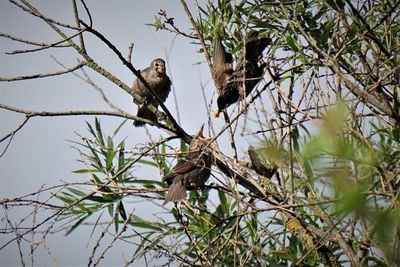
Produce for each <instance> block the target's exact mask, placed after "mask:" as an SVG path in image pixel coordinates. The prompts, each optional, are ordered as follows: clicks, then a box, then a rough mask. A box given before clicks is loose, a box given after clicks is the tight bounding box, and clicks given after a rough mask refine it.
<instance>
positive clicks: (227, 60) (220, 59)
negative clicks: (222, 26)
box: [213, 35, 233, 69]
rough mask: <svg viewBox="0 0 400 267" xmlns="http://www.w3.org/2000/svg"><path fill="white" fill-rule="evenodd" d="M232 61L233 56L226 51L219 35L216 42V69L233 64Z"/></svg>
mask: <svg viewBox="0 0 400 267" xmlns="http://www.w3.org/2000/svg"><path fill="white" fill-rule="evenodd" d="M232 61H233V60H232V55H231V54H229V53H227V52H226V51H225V48H224V46H223V44H222V39H221V37H220V36H219V35H217V36H216V37H215V40H214V55H213V67H214V69H217V68H222V67H224V66H225V64H232Z"/></svg>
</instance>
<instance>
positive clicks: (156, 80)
mask: <svg viewBox="0 0 400 267" xmlns="http://www.w3.org/2000/svg"><path fill="white" fill-rule="evenodd" d="M140 74H141V75H142V76H143V78H144V79H145V80H146V81H147V83H148V84H149V86H150V87H151V89H153V91H154V93H155V94H157V96H158V97H159V98H160V100H161V101H162V102H163V103H164V102H165V100H166V99H167V97H168V94H169V92H170V91H171V80H170V79H169V77H168V75H167V74H166V73H165V61H164V60H162V59H161V58H157V59H155V60H153V61H152V62H151V64H150V67H148V68H145V69H144V70H142V71H140ZM132 91H133V93H134V94H136V95H137V96H138V97H139V98H140V99H141V101H140V102H138V101H136V100H135V99H134V102H135V103H136V104H138V106H139V108H138V112H137V115H136V116H137V117H140V118H143V119H147V120H150V121H157V116H156V115H155V114H154V113H153V112H152V111H151V110H150V109H149V108H148V105H149V104H151V105H153V106H154V107H155V108H157V107H158V101H157V100H156V99H155V98H154V97H153V96H152V95H151V93H150V91H149V90H148V89H147V88H146V86H145V85H144V84H143V83H142V82H141V81H140V80H139V79H136V80H135V81H134V82H133V84H132ZM134 125H135V126H143V125H144V123H143V122H139V121H135V122H134Z"/></svg>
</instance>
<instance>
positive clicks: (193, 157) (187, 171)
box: [162, 126, 212, 205]
mask: <svg viewBox="0 0 400 267" xmlns="http://www.w3.org/2000/svg"><path fill="white" fill-rule="evenodd" d="M208 144H209V139H206V138H204V136H203V126H202V127H201V128H200V130H199V131H198V133H197V134H196V135H195V136H194V137H193V139H192V142H191V143H190V146H189V151H190V153H189V154H188V155H187V156H186V157H185V158H182V159H179V160H178V162H177V163H176V165H175V166H174V167H173V168H172V169H171V171H170V172H169V173H168V174H167V175H165V176H164V177H163V178H162V180H163V181H165V182H167V184H168V186H169V189H168V194H167V197H166V198H165V200H164V203H163V205H165V204H166V203H167V202H169V201H171V202H176V201H178V200H181V199H185V198H186V190H191V189H196V188H199V187H202V186H203V185H204V184H205V182H206V181H207V180H208V178H209V177H210V174H211V163H212V162H211V161H212V156H211V152H210V151H208V150H207V149H206V150H205V149H204V148H205V147H206V146H207V145H208Z"/></svg>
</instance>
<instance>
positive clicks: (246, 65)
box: [213, 36, 271, 117]
mask: <svg viewBox="0 0 400 267" xmlns="http://www.w3.org/2000/svg"><path fill="white" fill-rule="evenodd" d="M270 42H271V39H270V38H267V37H262V38H258V37H252V38H249V41H248V42H247V43H246V53H245V58H244V59H245V60H243V55H242V56H241V57H240V58H239V59H238V60H237V64H236V67H235V69H233V59H232V55H231V54H229V53H227V52H226V51H225V48H224V46H223V44H222V40H221V37H219V36H217V37H216V38H215V42H214V55H213V78H214V80H215V85H216V89H217V93H218V98H217V109H216V110H215V112H214V115H215V116H216V117H218V115H219V113H220V112H221V111H222V110H223V109H225V108H227V107H229V106H230V105H232V104H233V103H235V102H237V101H238V100H239V99H243V98H244V97H245V96H247V95H249V94H250V93H251V91H252V90H253V88H254V87H255V86H256V84H257V83H258V82H259V81H260V80H261V79H262V76H263V74H264V68H265V62H261V63H259V59H260V58H261V57H262V52H263V51H264V49H265V48H266V47H267V45H268V44H269V43H270ZM244 69H245V71H244ZM243 73H245V77H243ZM243 78H245V81H246V82H245V87H243Z"/></svg>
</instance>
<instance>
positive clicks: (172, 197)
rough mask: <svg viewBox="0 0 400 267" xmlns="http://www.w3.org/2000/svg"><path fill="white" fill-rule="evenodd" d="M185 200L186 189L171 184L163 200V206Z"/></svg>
mask: <svg viewBox="0 0 400 267" xmlns="http://www.w3.org/2000/svg"><path fill="white" fill-rule="evenodd" d="M185 198H186V188H185V186H184V185H182V184H180V183H172V184H171V185H170V187H169V189H168V194H167V197H166V198H165V200H164V203H163V206H164V205H165V204H167V203H168V202H170V201H171V202H176V201H178V200H181V199H185Z"/></svg>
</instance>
